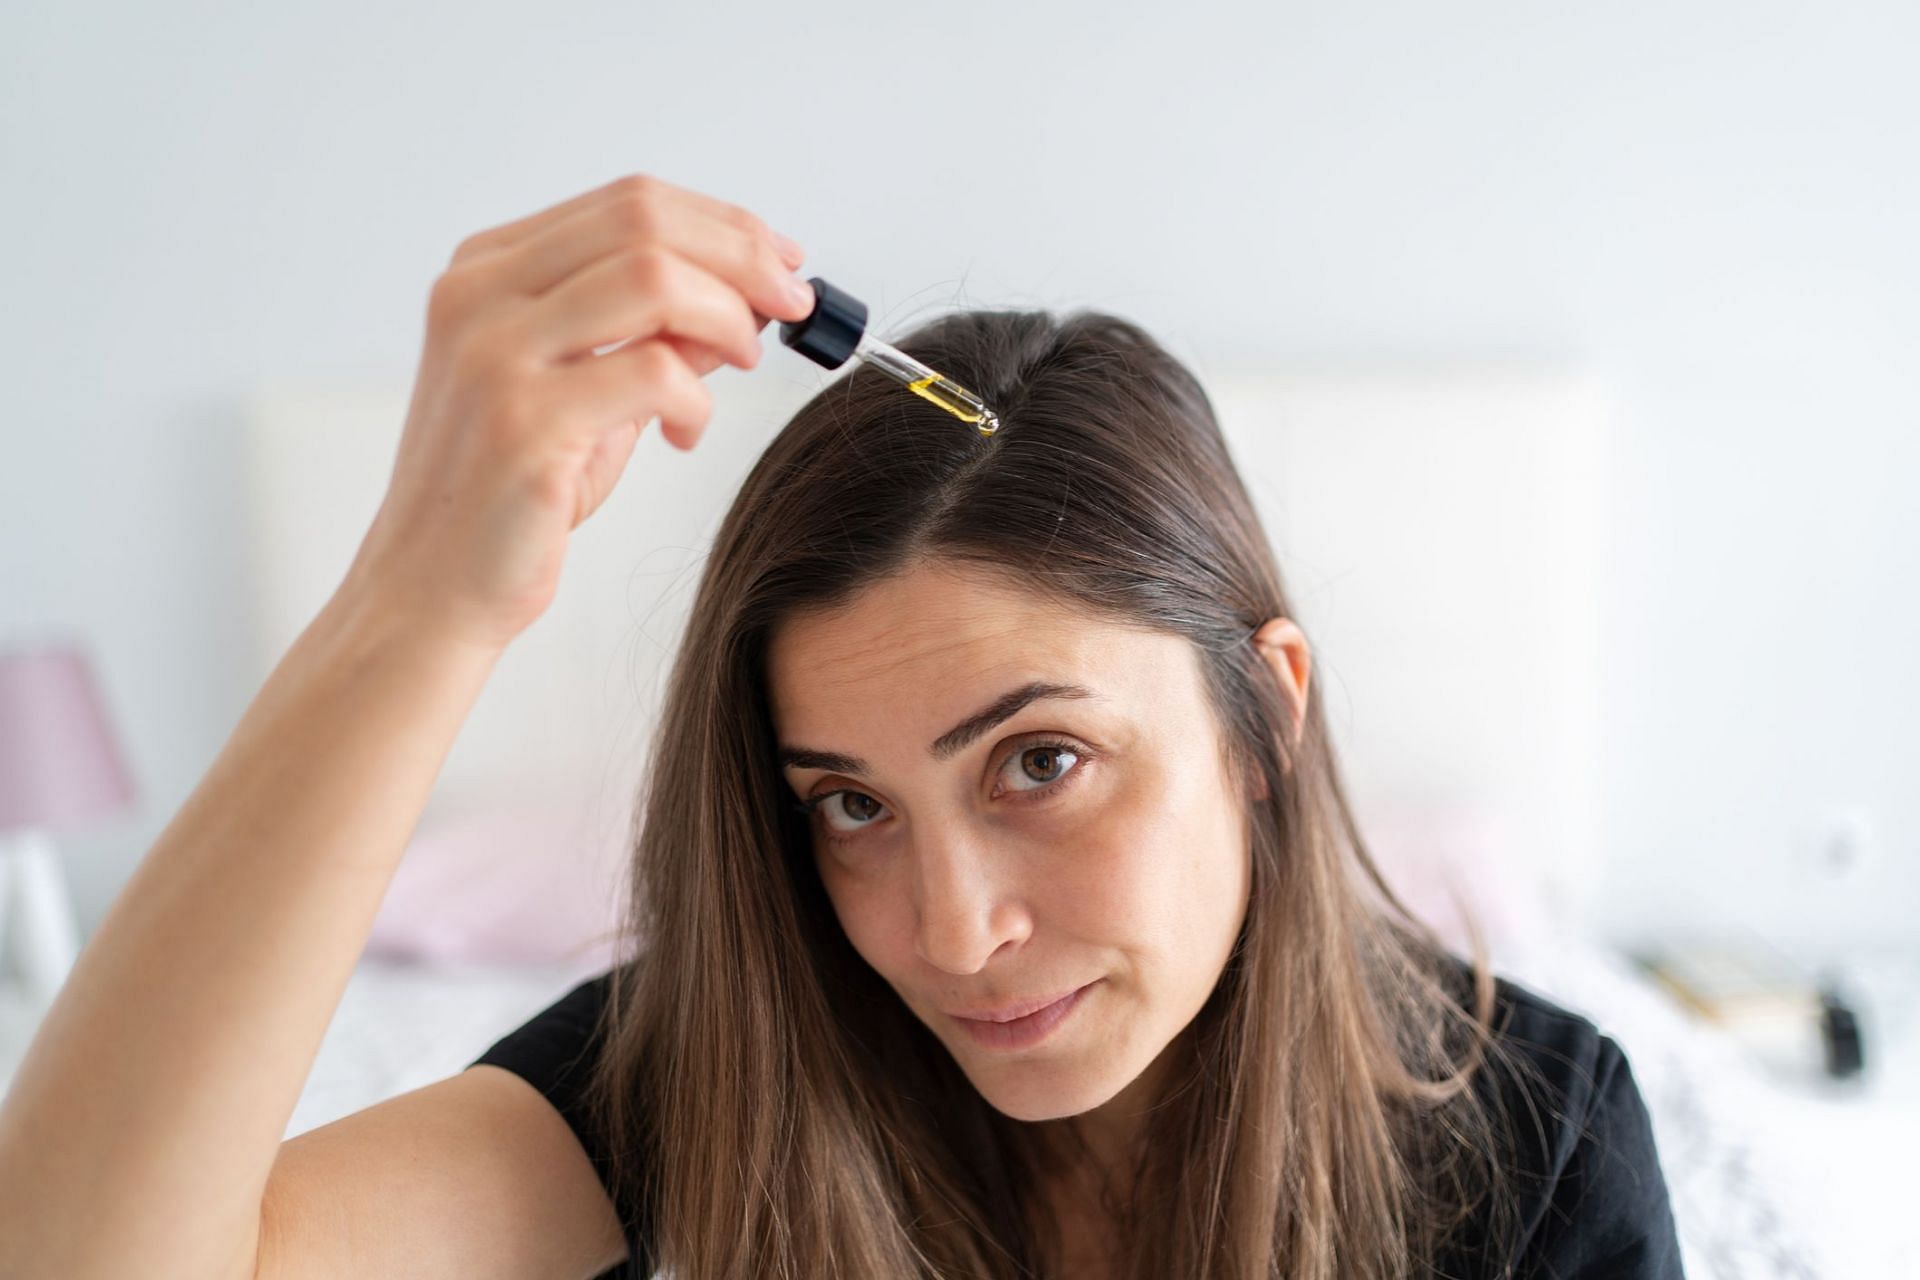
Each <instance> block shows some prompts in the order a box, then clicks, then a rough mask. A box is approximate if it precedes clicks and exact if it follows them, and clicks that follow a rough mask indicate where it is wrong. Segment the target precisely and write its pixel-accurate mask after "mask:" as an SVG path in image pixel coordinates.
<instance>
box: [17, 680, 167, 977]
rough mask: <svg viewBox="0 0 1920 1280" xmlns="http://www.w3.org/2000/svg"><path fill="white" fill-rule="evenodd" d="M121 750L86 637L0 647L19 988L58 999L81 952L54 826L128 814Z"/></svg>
mask: <svg viewBox="0 0 1920 1280" xmlns="http://www.w3.org/2000/svg"><path fill="white" fill-rule="evenodd" d="M133 803H134V788H133V779H132V778H131V777H130V776H129V775H128V773H127V766H126V764H125V762H124V761H123V760H122V758H121V751H120V739H119V735H118V734H116V733H115V732H114V727H113V721H112V718H111V717H110V716H109V715H108V714H107V709H106V705H105V702H104V700H103V699H102V698H101V696H100V690H99V687H98V686H97V685H96V683H95V682H94V676H93V666H92V664H91V662H90V661H89V660H88V658H87V653H86V650H85V649H84V648H83V647H82V646H81V645H80V644H79V643H78V642H64V643H49V644H46V645H44V646H42V647H38V648H34V649H24V650H17V651H13V652H6V651H0V943H4V945H5V955H6V958H7V961H8V963H9V965H10V976H12V977H14V978H16V979H17V981H18V983H19V985H20V992H19V994H20V996H21V997H22V998H23V999H24V1000H25V1001H26V1002H27V1003H28V1004H29V1006H31V1007H33V1008H44V1007H45V1006H47V1005H49V1004H51V1003H52V1001H53V997H54V994H55V993H56V992H57V991H59V989H60V985H61V983H63V982H65V981H66V978H67V974H68V972H69V971H70V970H71V969H72V968H73V961H74V957H75V956H76V955H77V954H78V952H79V947H80V935H79V927H78V925H77V923H76V922H75V920H74V913H73V903H72V899H71V898H70V896H69V894H68V891H67V877H66V875H65V873H64V872H63V870H62V868H61V863H60V852H59V850H58V849H57V848H56V847H55V845H54V840H53V835H54V833H55V832H56V831H68V830H71V829H74V828H81V827H88V826H94V825H97V824H100V823H102V822H104V821H105V820H106V819H109V818H116V817H119V816H121V815H122V814H126V813H128V812H130V811H131V810H132V808H133Z"/></svg>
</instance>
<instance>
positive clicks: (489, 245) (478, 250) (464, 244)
mask: <svg viewBox="0 0 1920 1280" xmlns="http://www.w3.org/2000/svg"><path fill="white" fill-rule="evenodd" d="M626 180H627V179H626V178H615V179H614V180H613V181H612V182H609V183H607V184H606V185H605V186H601V187H595V188H594V189H593V190H592V191H586V192H582V193H581V194H580V195H577V196H575V197H573V199H571V200H562V201H561V202H560V203H559V204H556V205H554V206H553V207H552V208H549V209H542V210H541V211H540V212H538V213H534V214H529V215H528V216H526V217H524V218H516V219H515V220H514V221H512V222H506V223H502V224H501V225H500V226H497V227H489V228H488V229H487V230H485V231H478V232H475V233H474V234H473V235H470V236H468V237H467V238H466V239H465V240H462V241H461V242H460V244H459V246H458V247H457V248H455V249H454V251H453V262H455V263H460V262H465V261H470V260H472V259H474V258H478V257H482V256H484V255H486V254H489V253H492V252H494V251H496V250H498V249H503V248H505V247H507V246H508V245H512V244H517V243H519V242H520V241H521V240H524V239H525V238H526V237H527V236H528V235H530V234H532V233H534V232H536V231H541V230H544V229H545V228H547V227H550V226H552V225H553V224H554V223H556V222H561V221H564V220H565V219H567V218H569V217H571V216H572V215H573V214H575V213H577V212H578V211H580V210H581V209H584V208H587V207H588V206H589V205H592V204H596V203H598V202H600V201H603V200H606V199H607V198H609V197H610V196H611V195H612V194H613V192H614V191H615V190H616V189H618V187H619V185H620V184H621V183H622V182H625V181H626Z"/></svg>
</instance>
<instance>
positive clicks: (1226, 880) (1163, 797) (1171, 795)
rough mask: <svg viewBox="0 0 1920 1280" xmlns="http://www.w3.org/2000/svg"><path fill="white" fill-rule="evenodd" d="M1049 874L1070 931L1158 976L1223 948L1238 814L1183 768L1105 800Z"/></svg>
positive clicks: (1244, 878) (1238, 864)
mask: <svg viewBox="0 0 1920 1280" xmlns="http://www.w3.org/2000/svg"><path fill="white" fill-rule="evenodd" d="M1073 843H1074V846H1075V848H1076V849H1077V850H1078V851H1079V852H1078V854H1077V855H1076V856H1075V857H1074V858H1073V859H1071V860H1069V861H1067V862H1065V863H1063V864H1062V865H1061V866H1059V867H1058V868H1057V874H1056V876H1054V877H1051V879H1052V882H1053V884H1054V886H1055V887H1056V889H1057V892H1056V893H1055V894H1054V895H1052V896H1053V897H1054V899H1055V902H1056V903H1057V904H1059V907H1060V908H1061V909H1065V910H1067V911H1070V912H1071V917H1070V920H1062V921H1061V923H1063V924H1065V925H1066V926H1067V927H1068V928H1069V929H1070V930H1071V931H1072V932H1073V933H1075V934H1077V935H1079V936H1081V937H1085V938H1087V939H1089V940H1096V941H1104V942H1108V943H1110V944H1112V945H1116V946H1119V947H1121V948H1124V949H1127V950H1131V951H1133V952H1135V953H1136V957H1137V958H1138V959H1139V960H1140V961H1141V962H1142V964H1143V965H1145V966H1149V967H1150V968H1152V969H1153V970H1154V971H1155V975H1154V977H1155V978H1156V979H1157V980H1165V979H1166V978H1168V977H1169V976H1170V974H1171V972H1172V971H1174V970H1178V969H1181V968H1184V967H1187V966H1193V965H1198V966H1199V967H1201V968H1206V967H1209V966H1211V965H1212V963H1213V961H1214V959H1215V957H1216V955H1221V954H1224V952H1225V950H1227V949H1229V948H1230V947H1231V943H1232V937H1233V935H1234V933H1236V932H1237V928H1238V922H1239V920H1240V918H1241V916H1242V914H1243V913H1244V911H1245V906H1246V896H1247V892H1248V889H1249V881H1248V872H1249V868H1248V853H1247V838H1246V831H1245V825H1244V818H1243V816H1242V815H1241V814H1240V812H1239V811H1238V810H1237V809H1236V808H1235V807H1234V806H1233V803H1232V797H1230V796H1228V795H1227V794H1226V793H1225V792H1224V791H1222V790H1221V789H1220V788H1218V787H1216V786H1214V785H1212V784H1211V783H1210V782H1209V780H1208V779H1207V778H1205V777H1204V776H1203V775H1196V774H1195V773H1194V772H1193V771H1191V770H1178V771H1169V772H1164V773H1158V774H1155V775H1154V776H1153V777H1151V778H1150V779H1148V780H1147V781H1145V782H1142V783H1139V784H1137V785H1135V786H1133V787H1131V788H1129V789H1128V790H1127V791H1126V792H1125V793H1124V794H1121V795H1116V796H1113V797H1111V798H1110V799H1109V800H1108V801H1107V803H1105V804H1103V805H1102V807H1101V809H1100V812H1099V814H1098V815H1097V816H1096V817H1095V818H1094V819H1093V820H1092V821H1091V822H1090V824H1089V825H1088V826H1087V827H1085V828H1083V838H1079V839H1076V840H1075V841H1074V842H1073Z"/></svg>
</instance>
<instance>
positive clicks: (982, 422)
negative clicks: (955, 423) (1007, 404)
mask: <svg viewBox="0 0 1920 1280" xmlns="http://www.w3.org/2000/svg"><path fill="white" fill-rule="evenodd" d="M907 390H909V391H911V392H913V393H914V394H915V395H917V396H919V397H920V398H921V399H923V400H931V401H933V403H935V404H937V405H939V406H940V407H941V408H942V409H945V410H946V411H947V412H948V413H950V414H952V415H953V416H954V417H956V418H958V419H960V421H962V422H969V423H972V424H973V425H974V426H976V427H978V428H979V429H980V434H981V435H983V436H990V435H992V434H993V433H994V432H996V431H998V430H999V429H1000V416H999V415H998V414H996V413H995V412H994V411H993V410H991V409H989V408H987V406H986V405H984V404H982V403H981V402H980V397H979V396H976V395H975V394H973V392H971V391H969V390H967V389H966V388H965V387H963V386H961V385H960V384H959V383H957V382H954V381H952V380H951V379H948V378H945V377H942V376H941V375H940V374H937V373H936V374H933V375H932V376H931V377H926V378H915V379H914V380H913V381H912V382H909V383H908V384H907Z"/></svg>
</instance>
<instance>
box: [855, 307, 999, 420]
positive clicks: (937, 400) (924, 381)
mask: <svg viewBox="0 0 1920 1280" xmlns="http://www.w3.org/2000/svg"><path fill="white" fill-rule="evenodd" d="M853 354H855V355H857V356H859V357H860V358H861V359H862V360H865V361H866V362H867V363H868V364H870V365H873V366H875V367H876V368H878V369H880V370H882V371H883V372H885V373H887V374H889V375H890V376H892V377H895V378H898V379H899V380H900V381H901V382H903V383H905V384H906V388H907V390H909V391H911V392H913V394H915V395H917V396H919V397H920V398H921V399H922V400H926V401H929V402H931V403H933V404H937V405H939V406H940V407H941V408H942V409H945V410H946V411H947V412H948V413H950V414H952V415H953V416H954V417H956V418H958V419H960V421H962V422H965V423H968V424H970V425H971V426H973V427H974V428H976V429H977V430H978V431H979V432H980V434H981V435H983V436H990V435H992V434H993V433H994V432H996V431H998V430H999V429H1000V415H999V414H997V413H995V412H994V411H993V410H991V409H989V408H987V406H986V402H985V401H983V400H982V399H981V398H980V397H979V396H977V395H975V394H973V392H971V391H969V390H967V389H966V388H965V387H963V386H961V385H960V384H959V383H957V382H955V381H954V380H953V379H952V378H949V377H947V376H946V375H945V374H943V373H940V372H938V371H937V370H934V369H930V368H928V367H927V366H926V365H924V364H922V363H921V362H920V361H918V360H915V359H914V358H913V357H912V356H910V355H908V354H907V353H906V352H904V351H902V350H900V349H899V348H897V347H892V346H889V345H887V344H886V343H884V342H882V341H880V339H878V338H876V337H874V336H873V335H872V334H870V333H863V334H861V335H860V345H859V346H857V347H855V348H854V349H853Z"/></svg>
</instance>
